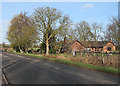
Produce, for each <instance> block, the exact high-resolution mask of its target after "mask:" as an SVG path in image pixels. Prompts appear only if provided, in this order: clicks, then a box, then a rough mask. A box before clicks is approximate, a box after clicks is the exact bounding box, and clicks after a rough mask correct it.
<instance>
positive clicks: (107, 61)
mask: <svg viewBox="0 0 120 86" xmlns="http://www.w3.org/2000/svg"><path fill="white" fill-rule="evenodd" d="M48 57H51V58H59V59H63V60H68V61H73V62H81V63H86V64H92V65H97V66H103V67H112V68H120V67H119V66H118V64H119V59H118V57H119V56H118V55H109V56H108V58H107V56H105V55H103V56H102V55H101V56H98V58H97V56H93V55H89V56H88V55H83V56H81V55H77V56H75V57H73V56H72V54H50V55H49V56H48Z"/></svg>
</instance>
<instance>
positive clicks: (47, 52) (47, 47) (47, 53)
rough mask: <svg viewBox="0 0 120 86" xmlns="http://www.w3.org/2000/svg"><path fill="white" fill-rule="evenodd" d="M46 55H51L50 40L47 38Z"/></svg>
mask: <svg viewBox="0 0 120 86" xmlns="http://www.w3.org/2000/svg"><path fill="white" fill-rule="evenodd" d="M46 55H49V41H48V39H47V40H46Z"/></svg>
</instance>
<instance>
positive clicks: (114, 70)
mask: <svg viewBox="0 0 120 86" xmlns="http://www.w3.org/2000/svg"><path fill="white" fill-rule="evenodd" d="M12 53H13V52H12ZM16 54H19V55H26V56H34V57H38V58H41V59H47V60H52V61H57V62H61V63H65V64H71V65H76V66H80V67H84V68H88V69H93V70H97V71H103V72H108V73H113V74H118V73H120V69H116V68H111V67H102V66H94V65H92V64H85V63H80V62H73V61H68V60H63V59H58V58H49V57H45V56H38V55H36V54H27V53H18V52H16Z"/></svg>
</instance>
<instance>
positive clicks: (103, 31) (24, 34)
mask: <svg viewBox="0 0 120 86" xmlns="http://www.w3.org/2000/svg"><path fill="white" fill-rule="evenodd" d="M119 21H120V19H118V18H117V17H116V18H115V17H112V18H111V20H110V23H109V24H108V25H107V28H103V27H102V25H100V24H98V23H93V24H91V25H90V24H89V23H88V22H87V21H81V22H79V23H77V24H73V21H72V20H71V19H70V18H69V16H68V15H63V13H62V12H61V11H60V10H58V9H56V8H51V7H39V8H36V9H35V10H34V13H32V14H31V15H30V16H27V13H26V12H24V13H22V12H21V13H20V14H18V15H15V16H14V17H13V19H12V20H11V22H10V24H11V25H10V27H9V31H8V32H7V39H8V40H9V42H10V43H11V46H12V47H13V49H15V50H16V51H18V52H28V49H29V48H30V47H31V46H33V45H36V44H39V43H40V45H41V47H42V48H44V49H45V52H46V55H49V50H50V49H53V48H54V49H55V48H60V47H61V41H63V40H64V37H67V39H68V40H79V41H109V40H112V41H113V42H114V43H115V44H116V45H119V44H120V34H119V33H120V28H119V27H120V22H119ZM58 43H59V44H58Z"/></svg>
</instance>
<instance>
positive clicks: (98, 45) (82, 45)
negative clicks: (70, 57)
mask: <svg viewBox="0 0 120 86" xmlns="http://www.w3.org/2000/svg"><path fill="white" fill-rule="evenodd" d="M63 45H64V46H63V47H62V49H63V50H64V52H75V51H77V52H81V51H90V52H96V51H102V52H111V51H115V50H116V46H115V45H114V44H113V43H112V42H111V41H78V40H74V41H71V40H67V38H65V39H64V43H63Z"/></svg>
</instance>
